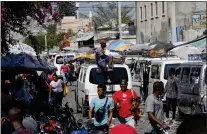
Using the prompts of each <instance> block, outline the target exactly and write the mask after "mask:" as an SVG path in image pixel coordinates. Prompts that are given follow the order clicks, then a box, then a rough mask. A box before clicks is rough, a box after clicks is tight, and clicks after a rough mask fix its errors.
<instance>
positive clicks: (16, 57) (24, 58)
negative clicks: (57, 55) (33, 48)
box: [1, 53, 48, 71]
mask: <svg viewBox="0 0 207 134" xmlns="http://www.w3.org/2000/svg"><path fill="white" fill-rule="evenodd" d="M1 68H2V69H3V70H13V69H14V70H16V71H18V70H25V71H27V70H30V71H44V70H48V68H47V67H45V66H43V65H41V63H40V62H39V61H38V59H37V58H36V57H34V56H31V55H28V54H25V53H20V54H9V55H7V56H3V57H2V58H1Z"/></svg>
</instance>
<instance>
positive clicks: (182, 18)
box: [137, 1, 207, 43]
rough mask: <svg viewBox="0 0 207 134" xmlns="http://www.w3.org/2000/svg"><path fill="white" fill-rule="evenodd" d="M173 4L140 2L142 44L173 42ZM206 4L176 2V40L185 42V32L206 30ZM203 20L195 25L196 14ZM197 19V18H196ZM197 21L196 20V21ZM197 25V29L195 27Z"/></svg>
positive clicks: (139, 26)
mask: <svg viewBox="0 0 207 134" xmlns="http://www.w3.org/2000/svg"><path fill="white" fill-rule="evenodd" d="M171 4H172V2H168V1H158V2H138V3H137V8H138V9H137V10H138V11H137V12H138V13H139V15H138V17H139V23H138V24H139V25H138V28H139V31H140V34H141V36H140V37H142V39H141V43H143V42H151V41H155V40H159V41H164V42H169V41H171V23H172V21H171V20H172V9H171ZM206 4H207V3H206V2H175V16H174V17H175V22H176V24H175V25H176V40H177V41H185V36H184V35H183V31H184V30H189V29H194V30H204V29H205V27H206ZM196 13H199V14H200V16H202V18H200V19H199V21H200V20H201V19H203V21H202V23H201V22H196V23H199V24H198V25H197V24H195V23H193V16H195V15H194V14H196ZM194 18H195V17H194ZM194 20H195V19H194ZM193 25H196V26H197V27H195V26H193Z"/></svg>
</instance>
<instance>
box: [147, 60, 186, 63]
mask: <svg viewBox="0 0 207 134" xmlns="http://www.w3.org/2000/svg"><path fill="white" fill-rule="evenodd" d="M185 62H188V61H187V60H176V59H168V60H152V61H151V63H185Z"/></svg>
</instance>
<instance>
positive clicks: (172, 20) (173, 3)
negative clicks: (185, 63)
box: [171, 2, 176, 43]
mask: <svg viewBox="0 0 207 134" xmlns="http://www.w3.org/2000/svg"><path fill="white" fill-rule="evenodd" d="M171 28H172V32H171V34H172V40H171V41H172V43H175V42H176V18H175V2H171Z"/></svg>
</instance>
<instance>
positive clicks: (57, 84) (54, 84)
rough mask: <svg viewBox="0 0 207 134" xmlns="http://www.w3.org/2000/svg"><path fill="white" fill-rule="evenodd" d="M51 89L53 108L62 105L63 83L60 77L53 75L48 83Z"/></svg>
mask: <svg viewBox="0 0 207 134" xmlns="http://www.w3.org/2000/svg"><path fill="white" fill-rule="evenodd" d="M50 86H51V89H52V93H51V95H52V99H53V102H54V106H55V110H57V108H59V106H60V107H61V106H62V99H63V91H64V87H65V84H64V82H63V81H62V80H61V79H58V77H57V75H56V74H54V75H53V81H51V83H50Z"/></svg>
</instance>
